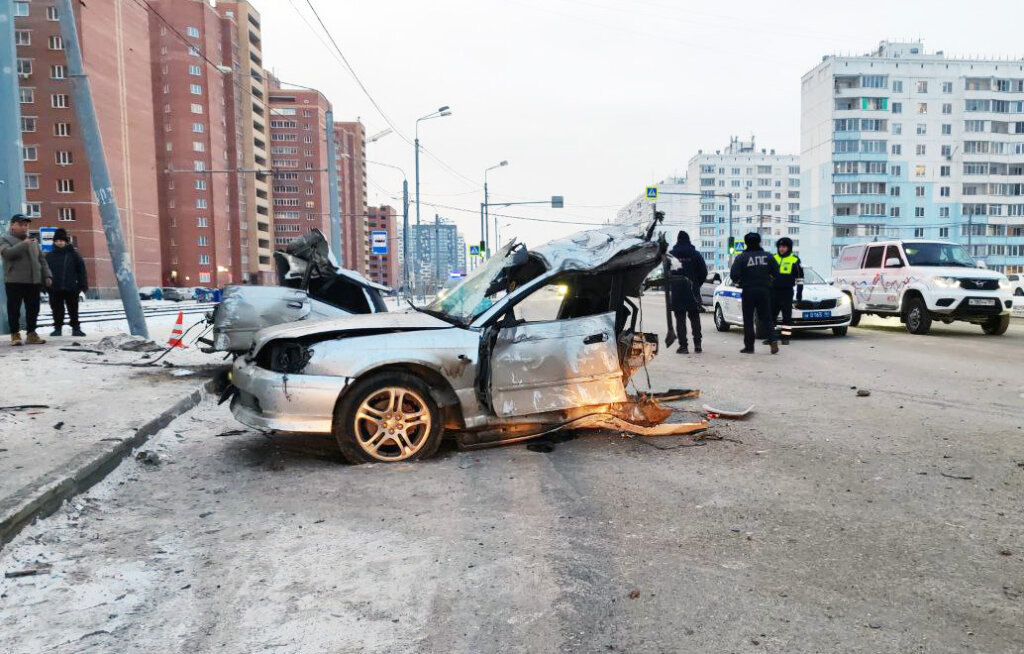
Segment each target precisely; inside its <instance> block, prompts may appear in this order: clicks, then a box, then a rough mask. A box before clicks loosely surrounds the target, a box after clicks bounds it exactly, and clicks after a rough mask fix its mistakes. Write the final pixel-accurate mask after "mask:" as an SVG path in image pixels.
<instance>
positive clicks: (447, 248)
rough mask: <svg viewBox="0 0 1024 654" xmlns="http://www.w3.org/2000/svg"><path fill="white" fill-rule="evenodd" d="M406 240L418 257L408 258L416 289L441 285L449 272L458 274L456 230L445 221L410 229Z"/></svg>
mask: <svg viewBox="0 0 1024 654" xmlns="http://www.w3.org/2000/svg"><path fill="white" fill-rule="evenodd" d="M409 241H410V242H411V245H412V246H413V252H416V253H418V254H417V256H415V257H412V258H410V261H409V269H410V272H411V275H412V278H413V283H414V285H415V286H416V288H417V289H426V290H427V291H429V290H430V289H433V288H438V287H440V286H442V285H443V284H444V283H445V282H447V281H448V279H450V277H451V275H452V273H458V272H460V270H461V269H460V257H459V233H458V228H457V227H456V226H455V225H453V224H452V223H450V222H449V221H448V220H447V219H446V218H437V217H435V218H432V219H431V222H429V223H428V222H423V223H422V224H420V225H410V226H409Z"/></svg>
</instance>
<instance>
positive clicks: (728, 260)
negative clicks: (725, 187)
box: [725, 191, 732, 266]
mask: <svg viewBox="0 0 1024 654" xmlns="http://www.w3.org/2000/svg"><path fill="white" fill-rule="evenodd" d="M729 240H732V192H731V191H730V192H729ZM726 242H728V240H727V241H726ZM725 261H726V263H727V264H729V265H730V266H731V265H732V252H730V251H729V249H728V248H726V252H725Z"/></svg>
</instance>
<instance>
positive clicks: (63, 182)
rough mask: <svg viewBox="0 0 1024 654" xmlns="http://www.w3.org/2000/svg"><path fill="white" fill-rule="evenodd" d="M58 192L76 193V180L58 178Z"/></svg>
mask: <svg viewBox="0 0 1024 654" xmlns="http://www.w3.org/2000/svg"><path fill="white" fill-rule="evenodd" d="M57 192H58V193H74V192H75V180H73V179H58V180H57Z"/></svg>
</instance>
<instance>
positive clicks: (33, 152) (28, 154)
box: [21, 145, 39, 161]
mask: <svg viewBox="0 0 1024 654" xmlns="http://www.w3.org/2000/svg"><path fill="white" fill-rule="evenodd" d="M21 158H22V159H24V160H25V161H38V160H39V148H37V147H36V146H34V145H26V146H25V147H23V148H22V149H21Z"/></svg>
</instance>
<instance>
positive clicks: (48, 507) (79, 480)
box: [0, 375, 223, 549]
mask: <svg viewBox="0 0 1024 654" xmlns="http://www.w3.org/2000/svg"><path fill="white" fill-rule="evenodd" d="M222 379H223V375H218V376H217V377H214V378H213V379H210V380H209V381H207V382H206V383H205V384H203V386H202V387H201V388H199V389H197V390H194V391H192V392H191V393H189V394H188V395H186V396H185V397H183V398H181V399H180V400H178V401H177V402H176V403H175V404H174V406H172V407H171V408H169V409H167V410H166V411H164V412H163V413H161V414H160V415H158V416H157V417H155V418H153V419H152V420H150V421H148V422H146V423H145V424H143V425H142V426H141V427H139V428H138V429H137V430H136V431H135V434H134V435H133V436H132V437H131V438H126V439H125V440H123V441H120V442H118V443H113V444H107V443H104V444H101V445H99V446H97V447H95V448H93V450H92V451H89V452H85V453H83V454H80V455H79V456H77V457H75V458H74V459H72V460H71V461H70V462H68V463H67V464H65V465H63V466H61V468H60V469H59V470H60V471H59V472H56V474H51V475H44V476H43V477H40V478H39V479H37V480H36V481H34V482H33V483H32V484H30V485H29V486H26V487H25V488H22V489H21V490H20V491H18V492H17V493H15V494H14V495H12V496H10V497H9V498H7V499H5V500H3V501H0V549H2V548H3V546H4V545H6V544H7V543H9V542H11V540H13V539H14V537H15V536H17V535H18V534H19V533H20V532H21V530H22V529H24V528H25V527H27V526H29V525H30V524H32V523H33V522H35V521H36V520H37V519H40V518H46V517H47V516H50V515H52V514H53V513H54V512H55V511H56V510H57V509H58V508H60V505H61V504H63V503H64V501H65V500H68V499H71V498H72V497H74V496H75V495H78V494H79V493H83V492H85V491H87V490H89V489H90V488H92V487H93V486H94V485H95V484H97V483H98V482H100V481H101V480H103V478H104V477H106V476H107V475H108V474H110V473H111V471H113V470H114V468H116V467H117V466H119V465H120V464H121V460H122V459H124V458H125V457H127V456H128V455H129V454H130V453H131V451H132V450H134V449H135V448H137V447H139V446H140V445H142V444H144V443H145V442H146V441H147V440H149V437H150V436H152V435H153V434H156V433H157V432H158V431H160V430H161V429H163V428H164V427H166V426H167V425H169V424H170V423H171V421H172V420H174V419H175V418H177V417H179V416H181V415H183V414H185V413H187V412H188V411H190V410H192V409H194V408H195V407H197V406H199V403H200V402H201V401H202V400H203V397H204V396H205V395H206V394H207V393H213V392H216V391H217V390H218V388H220V386H221V383H222Z"/></svg>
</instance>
